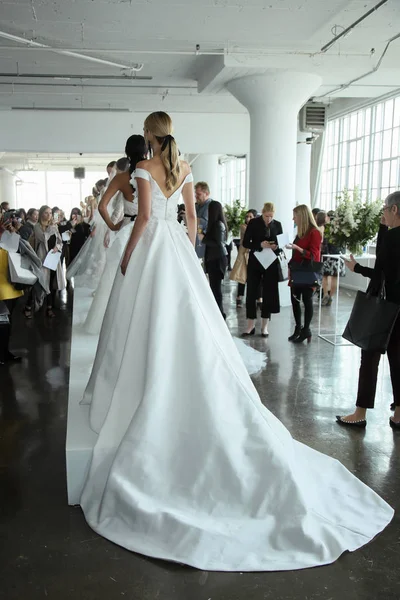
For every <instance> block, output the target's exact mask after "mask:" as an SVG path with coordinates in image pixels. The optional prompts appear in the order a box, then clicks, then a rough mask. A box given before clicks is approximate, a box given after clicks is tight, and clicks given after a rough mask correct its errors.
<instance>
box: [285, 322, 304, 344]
mask: <svg viewBox="0 0 400 600" xmlns="http://www.w3.org/2000/svg"><path fill="white" fill-rule="evenodd" d="M300 333H301V327H297V325H296V327H295V330H294V333H293V335H290V336H289V337H288V342H294V340H295V339H297V338H298V337H299V335H300Z"/></svg>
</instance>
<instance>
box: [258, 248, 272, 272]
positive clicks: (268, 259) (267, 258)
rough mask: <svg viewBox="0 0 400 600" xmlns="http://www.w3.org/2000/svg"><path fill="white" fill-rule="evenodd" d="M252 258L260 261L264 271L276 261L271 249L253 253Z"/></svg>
mask: <svg viewBox="0 0 400 600" xmlns="http://www.w3.org/2000/svg"><path fill="white" fill-rule="evenodd" d="M254 256H255V257H256V259H257V260H258V261H260V263H261V264H262V266H263V267H264V269H268V267H269V266H271V265H272V263H273V262H274V260H276V259H277V256H276V254H275V252H274V251H273V250H271V248H264V249H263V250H262V251H261V252H254Z"/></svg>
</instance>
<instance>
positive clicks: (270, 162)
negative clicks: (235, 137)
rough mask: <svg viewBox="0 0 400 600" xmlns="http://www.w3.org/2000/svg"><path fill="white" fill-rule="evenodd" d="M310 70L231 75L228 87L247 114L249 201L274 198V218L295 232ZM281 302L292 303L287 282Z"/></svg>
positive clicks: (317, 81)
mask: <svg viewBox="0 0 400 600" xmlns="http://www.w3.org/2000/svg"><path fill="white" fill-rule="evenodd" d="M321 81H322V80H321V78H320V77H319V76H318V75H314V74H311V73H301V72H291V71H279V70H276V71H272V70H271V71H270V72H267V73H265V74H264V75H255V76H247V77H242V78H240V79H234V80H232V81H230V82H229V83H228V84H227V88H228V90H229V91H230V92H231V93H232V94H233V95H234V96H235V98H237V100H239V102H241V103H242V104H243V106H245V107H246V108H247V110H248V111H249V114H250V165H249V166H250V188H249V204H250V205H251V206H252V207H254V208H257V209H261V208H262V206H263V204H264V202H267V201H269V202H274V204H275V207H276V219H277V220H278V221H281V223H282V225H283V229H284V231H288V232H289V236H292V234H293V222H292V218H293V208H294V207H295V206H296V155H297V143H296V142H297V116H298V112H299V110H300V108H301V107H302V106H303V104H304V103H305V102H306V101H307V100H308V99H309V98H310V96H311V95H312V94H313V92H315V91H316V90H317V89H318V88H319V86H320V85H321ZM279 288H280V289H279V291H280V301H281V306H289V305H290V292H289V286H288V285H287V283H286V282H283V283H281V284H280V286H279Z"/></svg>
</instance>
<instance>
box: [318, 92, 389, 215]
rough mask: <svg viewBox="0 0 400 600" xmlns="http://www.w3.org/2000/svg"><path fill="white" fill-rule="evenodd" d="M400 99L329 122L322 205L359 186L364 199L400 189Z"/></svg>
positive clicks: (327, 206)
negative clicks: (343, 191)
mask: <svg viewBox="0 0 400 600" xmlns="http://www.w3.org/2000/svg"><path fill="white" fill-rule="evenodd" d="M399 132H400V96H399V97H397V98H392V99H390V100H386V101H385V102H380V103H378V104H375V105H374V106H370V107H368V108H364V109H361V110H358V111H355V112H352V113H350V114H348V115H345V116H344V117H341V118H339V119H334V120H332V121H329V123H328V128H327V135H326V142H325V149H324V158H323V166H322V178H321V196H320V206H321V208H323V209H325V210H329V209H331V208H335V205H336V197H337V196H338V195H339V194H340V192H341V191H342V190H343V189H344V188H347V189H349V190H354V188H355V187H358V188H359V189H360V190H361V192H362V196H363V197H364V198H368V199H371V200H375V199H377V198H382V199H384V198H385V197H386V196H387V195H388V194H389V193H390V192H393V191H394V190H396V189H399V187H400V135H399Z"/></svg>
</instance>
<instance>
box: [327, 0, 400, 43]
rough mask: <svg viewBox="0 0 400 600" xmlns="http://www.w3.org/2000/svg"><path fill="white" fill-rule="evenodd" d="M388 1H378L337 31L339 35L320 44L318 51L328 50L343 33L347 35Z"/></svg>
mask: <svg viewBox="0 0 400 600" xmlns="http://www.w3.org/2000/svg"><path fill="white" fill-rule="evenodd" d="M388 2H389V0H381V2H378V4H376V5H375V6H374V7H373V8H371V9H370V10H369V11H368V12H366V13H365V14H364V15H363V16H362V17H360V18H359V19H357V21H354V23H352V24H351V25H349V26H348V27H346V29H344V30H343V31H342V32H341V33H339V35H337V36H335V37H334V38H333V39H332V40H331V41H330V42H328V43H327V44H325V46H322V48H321V50H320V52H326V51H327V50H329V48H331V47H332V46H333V45H334V44H336V42H337V41H339V40H340V38H342V37H344V36H345V35H347V34H348V33H350V31H352V30H353V29H354V28H355V27H357V25H359V24H360V23H362V21H364V20H365V19H366V18H367V17H369V16H370V15H372V14H373V13H374V12H376V11H377V10H378V9H379V8H381V6H383V5H384V4H387V3H388Z"/></svg>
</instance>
